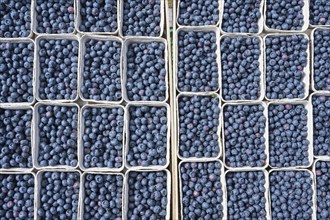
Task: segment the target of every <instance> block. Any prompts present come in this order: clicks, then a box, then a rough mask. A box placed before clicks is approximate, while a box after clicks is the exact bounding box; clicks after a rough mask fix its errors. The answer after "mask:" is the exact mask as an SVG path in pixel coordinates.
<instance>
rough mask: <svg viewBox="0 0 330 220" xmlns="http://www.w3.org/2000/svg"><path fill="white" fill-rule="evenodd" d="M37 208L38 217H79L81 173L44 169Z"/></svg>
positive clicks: (74, 218) (75, 219) (41, 175)
mask: <svg viewBox="0 0 330 220" xmlns="http://www.w3.org/2000/svg"><path fill="white" fill-rule="evenodd" d="M38 175H40V178H41V180H40V185H39V192H38V198H37V199H38V200H39V201H40V204H39V207H38V209H37V217H38V219H72V220H77V219H78V217H77V215H78V201H79V184H80V174H79V173H78V172H75V171H71V172H63V171H62V172H61V171H43V172H41V173H39V174H38Z"/></svg>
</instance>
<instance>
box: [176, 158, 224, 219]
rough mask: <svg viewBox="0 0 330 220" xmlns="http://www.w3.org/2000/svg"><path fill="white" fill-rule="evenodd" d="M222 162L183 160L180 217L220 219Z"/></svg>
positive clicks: (221, 210) (222, 195)
mask: <svg viewBox="0 0 330 220" xmlns="http://www.w3.org/2000/svg"><path fill="white" fill-rule="evenodd" d="M221 169H222V164H221V163H220V162H217V161H211V162H185V163H182V164H181V166H180V176H181V179H180V185H181V186H180V189H181V204H182V207H181V208H182V214H183V216H182V219H183V220H188V219H222V218H223V214H224V208H223V204H222V203H223V197H224V192H223V190H222V187H223V186H222V183H221V180H220V179H221V178H220V176H221V175H223V173H222V171H221Z"/></svg>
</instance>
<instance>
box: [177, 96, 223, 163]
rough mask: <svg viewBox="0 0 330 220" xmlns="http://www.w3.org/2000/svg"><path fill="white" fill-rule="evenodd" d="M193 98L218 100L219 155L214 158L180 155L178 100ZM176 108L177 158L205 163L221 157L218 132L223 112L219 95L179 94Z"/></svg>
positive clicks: (219, 142) (219, 138)
mask: <svg viewBox="0 0 330 220" xmlns="http://www.w3.org/2000/svg"><path fill="white" fill-rule="evenodd" d="M193 96H200V97H207V96H209V97H215V98H217V99H218V100H219V105H218V106H219V109H220V115H219V126H218V129H217V136H218V144H219V153H218V155H217V156H216V157H214V158H207V157H201V158H198V157H189V158H185V157H183V156H182V155H180V119H179V117H180V115H179V100H180V98H181V97H193ZM176 106H177V108H176V112H175V113H176V116H175V117H176V118H175V119H173V120H176V122H177V123H176V124H177V127H176V130H177V131H176V134H177V135H176V136H177V137H176V138H177V140H176V144H177V146H176V150H177V156H178V158H179V159H180V160H183V161H186V160H193V161H196V162H197V161H198V162H199V161H205V160H208V159H210V160H211V159H213V160H214V159H217V158H219V157H220V156H221V155H222V147H221V146H222V142H221V136H220V131H221V126H222V114H221V112H222V110H223V108H222V107H221V99H220V97H219V95H218V94H217V93H196V94H194V93H180V94H179V95H178V96H177V97H176Z"/></svg>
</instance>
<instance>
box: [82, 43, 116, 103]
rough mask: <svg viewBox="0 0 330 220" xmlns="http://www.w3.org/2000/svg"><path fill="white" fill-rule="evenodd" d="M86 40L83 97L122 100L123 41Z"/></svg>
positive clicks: (84, 45)
mask: <svg viewBox="0 0 330 220" xmlns="http://www.w3.org/2000/svg"><path fill="white" fill-rule="evenodd" d="M89 38H90V37H88V40H86V41H85V43H84V44H83V47H85V54H84V55H83V61H82V62H83V66H84V68H83V73H82V82H81V88H80V92H81V95H82V98H85V99H90V100H95V101H109V102H110V101H120V100H121V98H122V92H121V82H120V75H121V74H120V72H121V67H120V56H121V46H122V43H121V42H120V41H118V40H117V39H116V40H112V39H109V40H105V39H102V40H101V39H99V38H95V39H89Z"/></svg>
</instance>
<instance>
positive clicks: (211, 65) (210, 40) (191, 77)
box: [175, 30, 219, 92]
mask: <svg viewBox="0 0 330 220" xmlns="http://www.w3.org/2000/svg"><path fill="white" fill-rule="evenodd" d="M177 59H178V60H177V66H176V67H175V68H177V70H176V71H177V88H178V90H180V91H182V92H211V91H216V90H217V89H218V88H219V66H218V62H217V59H219V57H217V37H216V33H215V32H214V31H185V30H180V31H178V45H177Z"/></svg>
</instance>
